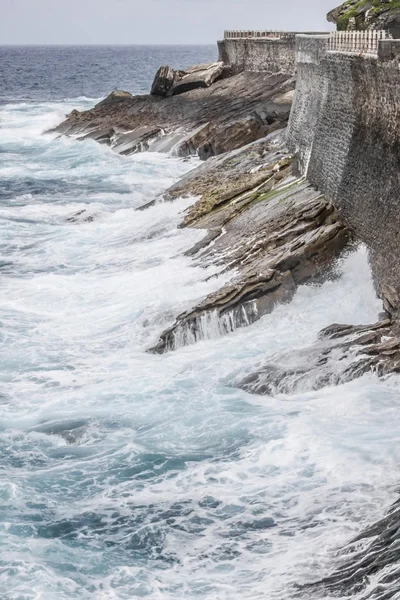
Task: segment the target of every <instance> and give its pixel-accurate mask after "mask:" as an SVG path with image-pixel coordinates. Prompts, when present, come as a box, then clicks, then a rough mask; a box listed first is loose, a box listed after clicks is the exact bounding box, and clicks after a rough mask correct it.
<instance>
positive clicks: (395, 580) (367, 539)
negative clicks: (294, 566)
mask: <svg viewBox="0 0 400 600" xmlns="http://www.w3.org/2000/svg"><path fill="white" fill-rule="evenodd" d="M340 558H342V560H343V564H342V566H341V567H340V568H339V569H337V570H336V571H335V573H333V574H332V575H330V576H329V577H326V578H324V579H322V580H321V581H318V582H316V583H314V584H310V585H307V586H303V587H302V592H303V593H304V592H305V591H306V592H307V597H310V598H321V597H322V596H323V597H327V596H328V595H329V597H335V598H339V597H341V598H343V597H346V598H348V597H352V596H353V594H354V595H355V594H357V598H364V599H365V600H367V599H371V600H372V599H374V600H390V599H391V598H393V599H394V598H399V594H400V569H399V560H400V501H397V502H396V503H395V504H394V505H393V506H392V508H391V509H390V511H389V512H388V514H387V515H386V516H385V517H384V518H383V519H381V520H380V521H378V522H377V523H375V524H374V525H372V526H371V527H369V528H368V529H366V530H365V531H364V532H362V533H361V534H360V535H359V536H358V537H357V538H355V539H354V540H353V541H352V542H351V543H350V544H349V545H348V547H346V548H345V549H344V551H343V552H342V556H341V557H340Z"/></svg>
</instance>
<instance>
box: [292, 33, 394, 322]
mask: <svg viewBox="0 0 400 600" xmlns="http://www.w3.org/2000/svg"><path fill="white" fill-rule="evenodd" d="M328 48H329V37H328V36H327V37H325V38H321V37H313V36H297V38H296V56H297V73H298V75H297V88H296V96H295V102H294V105H293V108H292V113H291V117H290V122H289V128H288V137H287V143H288V146H289V149H290V150H291V151H292V152H296V153H297V154H298V157H299V165H300V169H301V170H302V171H303V173H304V174H306V175H307V178H308V179H309V180H310V181H311V182H312V183H314V184H315V185H316V186H317V187H318V188H319V189H320V190H321V191H322V192H323V193H324V194H325V195H326V196H327V197H328V198H329V199H330V200H331V201H332V202H333V203H334V204H335V205H336V206H337V207H338V209H339V210H340V211H341V212H342V214H343V215H344V217H345V218H346V220H347V221H348V223H349V224H350V226H352V227H353V229H354V230H355V232H356V234H357V235H358V237H359V238H360V239H361V240H363V241H364V242H365V243H366V244H367V245H368V246H369V248H370V251H371V252H370V257H371V266H372V268H373V273H374V278H375V281H376V283H377V287H378V291H379V292H380V294H381V296H382V297H383V298H384V300H385V302H386V306H387V308H388V309H389V310H390V311H391V312H392V313H394V314H395V313H398V312H399V308H400V260H399V257H400V70H399V58H400V41H397V40H396V41H394V40H383V41H380V42H379V47H378V53H377V55H376V56H372V55H368V54H362V55H360V53H356V52H332V51H329V50H328Z"/></svg>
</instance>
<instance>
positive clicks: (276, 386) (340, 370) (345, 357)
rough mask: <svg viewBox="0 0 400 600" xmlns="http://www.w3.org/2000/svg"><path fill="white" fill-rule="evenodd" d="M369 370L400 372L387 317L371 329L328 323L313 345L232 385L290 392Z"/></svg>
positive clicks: (398, 345)
mask: <svg viewBox="0 0 400 600" xmlns="http://www.w3.org/2000/svg"><path fill="white" fill-rule="evenodd" d="M372 371H373V372H376V373H377V374H378V375H387V374H388V373H393V372H399V371H400V340H399V339H398V338H397V337H396V336H395V335H394V333H393V331H392V326H391V321H390V319H388V318H386V319H383V320H382V321H379V322H378V323H375V324H373V325H356V326H354V325H331V326H330V327H327V328H326V329H324V330H323V331H321V333H320V336H319V340H318V341H316V343H315V344H314V345H313V346H311V347H309V348H303V349H302V350H300V351H299V350H296V351H295V352H293V351H292V352H288V353H286V354H284V355H281V356H277V357H275V358H274V359H273V360H270V361H269V362H267V363H266V364H264V365H262V366H261V367H259V368H257V369H256V370H255V371H254V372H253V373H251V374H250V375H248V376H247V377H245V378H244V379H242V380H241V381H239V382H238V383H237V384H236V387H239V388H241V389H244V390H246V391H247V392H250V393H252V394H261V395H274V394H277V393H284V394H292V393H296V392H308V391H312V390H319V389H320V388H322V387H325V386H328V385H329V386H332V385H338V384H340V383H346V382H348V381H351V380H353V379H356V378H358V377H361V376H362V375H364V374H365V373H367V372H372Z"/></svg>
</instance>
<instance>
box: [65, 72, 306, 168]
mask: <svg viewBox="0 0 400 600" xmlns="http://www.w3.org/2000/svg"><path fill="white" fill-rule="evenodd" d="M201 67H202V70H201V71H193V72H186V73H187V75H185V76H184V77H181V79H179V78H178V79H176V78H175V76H174V74H173V73H170V72H169V71H168V72H166V69H167V68H165V67H163V68H162V73H160V72H159V73H158V75H157V77H156V80H155V83H154V86H153V88H154V89H153V94H150V95H147V96H132V95H131V94H129V93H128V92H113V93H112V94H110V96H109V97H108V98H106V99H105V100H103V101H102V102H100V103H99V104H97V105H96V106H95V107H94V108H93V109H91V110H87V111H83V112H78V111H76V110H74V111H72V113H71V114H70V115H68V117H67V119H66V120H65V121H64V122H63V123H61V125H59V126H58V127H57V128H56V129H55V130H54V131H55V132H57V133H61V134H63V135H74V136H78V137H79V139H87V138H91V139H93V140H95V141H98V142H99V143H102V144H106V145H109V146H110V147H111V148H112V149H113V150H115V151H116V152H118V153H120V154H125V155H127V154H133V153H135V152H139V151H141V150H150V151H158V152H169V151H171V150H172V149H173V151H174V153H175V154H176V155H178V156H187V155H190V154H199V155H200V157H201V158H202V159H207V158H209V157H211V156H214V155H218V154H221V153H223V152H226V151H228V150H232V149H234V148H239V147H241V146H243V145H244V144H247V143H249V142H251V141H253V140H256V139H258V138H261V137H264V136H265V135H266V134H267V133H269V132H270V131H273V130H274V129H276V128H279V127H281V128H282V127H284V126H285V125H286V122H287V120H288V117H289V114H290V108H291V103H292V98H293V90H294V85H295V80H294V78H293V76H292V75H290V74H287V73H274V74H268V73H254V72H242V73H239V74H237V75H235V76H233V77H228V78H225V79H222V80H219V81H216V82H213V77H214V76H216V74H217V72H218V71H217V69H218V70H219V71H221V69H222V65H221V63H216V65H214V66H213V65H211V66H210V68H209V69H206V68H205V65H202V66H201ZM171 71H172V70H171ZM199 73H202V77H203V86H202V87H199V86H198V85H197V89H191V88H192V87H193V86H194V85H195V84H194V81H195V80H196V81H197V82H199ZM196 78H197V79H196ZM168 82H169V83H168ZM174 82H175V83H174ZM170 84H171V85H172V88H170V89H168V90H167V88H168V86H169V85H170ZM174 86H175V87H174ZM177 90H178V91H179V93H178V92H177ZM188 90H189V91H188ZM156 92H157V93H158V95H157V93H156ZM164 92H165V93H166V95H167V96H168V97H163V95H164ZM169 92H171V94H172V93H173V95H171V94H170V95H168V94H169Z"/></svg>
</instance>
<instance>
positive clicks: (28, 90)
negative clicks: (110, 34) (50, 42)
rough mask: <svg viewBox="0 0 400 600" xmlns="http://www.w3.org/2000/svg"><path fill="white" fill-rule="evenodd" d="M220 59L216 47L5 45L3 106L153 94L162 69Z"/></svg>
mask: <svg viewBox="0 0 400 600" xmlns="http://www.w3.org/2000/svg"><path fill="white" fill-rule="evenodd" d="M215 60H217V48H216V45H214V46H0V103H3V104H4V103H5V102H22V101H30V102H40V101H44V100H53V101H54V100H64V99H66V98H79V97H86V98H99V97H101V96H105V95H106V94H108V93H109V92H111V91H112V90H115V89H119V90H126V91H129V92H132V93H134V94H146V93H148V92H149V91H150V86H151V83H152V81H153V78H154V75H155V73H156V71H157V69H158V68H159V67H160V66H161V65H163V64H168V65H170V66H171V67H174V68H176V69H183V68H185V67H188V66H190V65H192V64H200V63H203V62H205V63H206V62H213V61H215Z"/></svg>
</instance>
